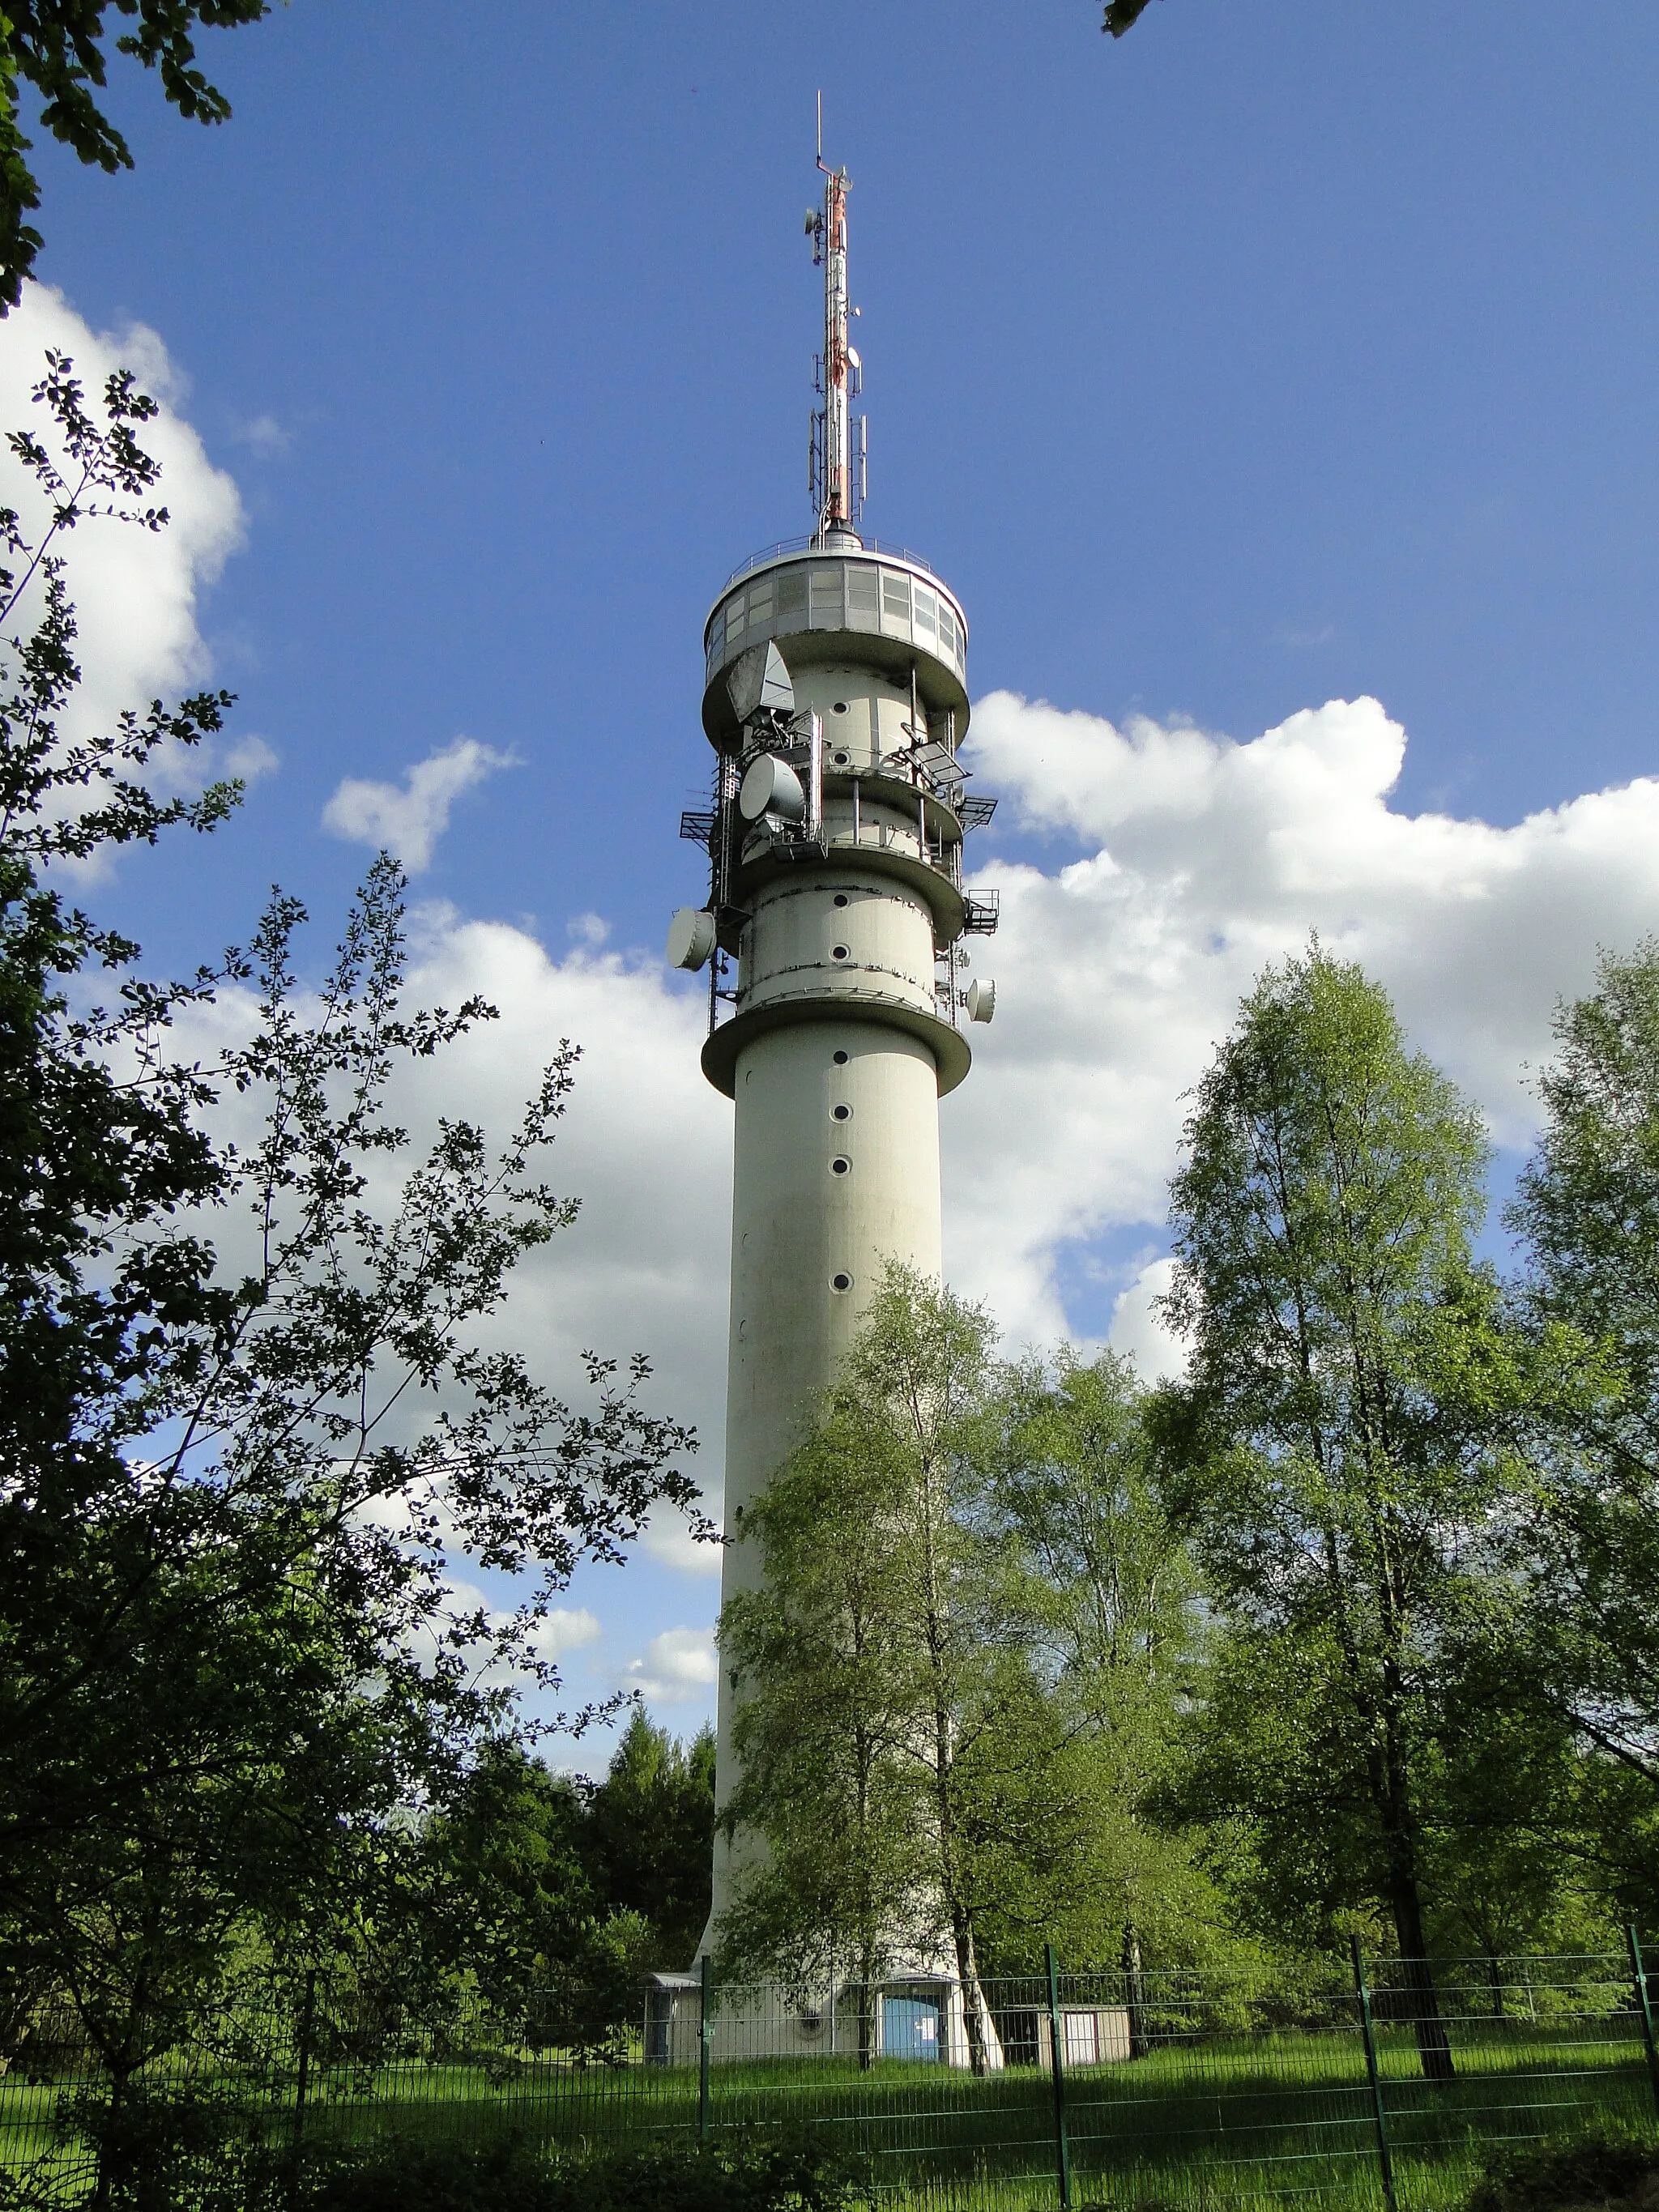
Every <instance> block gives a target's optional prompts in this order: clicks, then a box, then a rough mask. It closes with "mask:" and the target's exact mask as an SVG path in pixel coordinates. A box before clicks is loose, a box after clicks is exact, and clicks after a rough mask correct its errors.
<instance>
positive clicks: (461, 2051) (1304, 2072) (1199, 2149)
mask: <svg viewBox="0 0 1659 2212" xmlns="http://www.w3.org/2000/svg"><path fill="white" fill-rule="evenodd" d="M1652 2009H1653V2008H1652V2001H1651V1998H1650V1990H1649V1982H1648V1975H1647V1971H1646V1966H1645V1962H1644V1957H1643V1954H1642V1951H1641V1948H1640V1946H1639V1944H1638V1941H1637V1938H1636V1936H1635V1934H1634V1932H1633V1931H1632V1935H1631V1937H1630V1940H1629V1945H1628V1949H1627V1952H1626V1953H1621V1954H1616V1955H1610V1956H1595V1957H1580V1958H1536V1957H1534V1958H1524V1959H1464V1960H1435V1961H1432V1962H1425V1961H1414V1960H1398V1959H1389V1960H1374V1961H1368V1960H1366V1959H1364V1957H1363V1956H1362V1955H1361V1954H1360V1952H1359V1951H1358V1948H1357V1947H1356V1948H1355V1950H1354V1953H1353V1955H1352V1958H1351V1959H1349V1960H1340V1961H1337V1962H1334V1963H1333V1964H1332V1965H1331V1966H1328V1967H1327V1968H1323V1969H1320V1970H1316V1971H1314V1972H1310V1974H1308V1975H1307V1976H1306V1977H1305V1978H1304V1979H1303V1980H1302V1981H1300V1982H1298V1983H1296V1984H1291V1983H1288V1982H1286V1981H1285V1979H1284V1978H1268V1977H1265V1976H1264V1977H1262V1978H1258V1979H1255V1980H1249V1979H1245V1978H1237V1977H1229V1978H1222V1977H1216V1976H1200V1975H1193V1974H1182V1973H1158V1972H1139V1971H1137V1972H1134V1973H1115V1974H1112V1973H1091V1974H1078V1973H1068V1972H1063V1971H1061V1970H1060V1967H1059V1966H1058V1965H1057V1963H1056V1962H1055V1961H1054V1960H1053V1959H1052V1958H1050V1959H1049V1960H1048V1961H1047V1962H1046V1966H1045V1971H1044V1972H1041V1973H1039V1974H1036V1975H1033V1976H1030V1977H1029V1978H1024V1979H1015V1980H1003V1981H988V1980H987V1981H986V1982H983V1983H982V1984H979V1985H978V1986H977V1987H976V1988H973V1989H969V1990H963V1989H962V1988H960V1987H958V1986H957V1985H956V1984H954V1983H951V1982H949V1981H945V1980H941V1979H939V1978H928V1977H921V1978H914V1979H908V1980H902V1981H889V1982H885V1983H883V1984H879V1985H878V1986H873V1987H860V1986H859V1985H857V1984H853V1983H842V1984H840V1985H839V1986H838V1987H836V1988H834V1989H832V1990H823V1991H822V1992H817V1993H814V1992H813V1991H811V1990H799V1989H793V1990H792V1989H786V1988H784V1987H782V1986H773V1985H767V1986H761V1987H752V1986H749V1987H741V1988H739V1987H733V1986H722V1985H720V1984H719V1983H718V1982H716V1981H715V1980H714V1979H713V1978H710V1977H709V1976H708V1975H707V1974H703V1975H700V1976H689V1975H688V1976H678V1977H659V1978H655V1979H654V1980H653V1984H652V1986H651V1988H650V1989H649V1990H646V1991H642V1992H641V1996H640V2002H639V2005H638V2008H637V2010H636V2011H635V2014H634V2015H633V2017H632V2018H631V2019H629V2020H625V2021H623V2023H622V2025H621V2026H620V2027H617V2026H616V2025H615V2021H616V2015H617V2007H616V2005H615V2004H614V2003H613V2004H612V2005H611V2007H610V2008H609V2011H610V2017H611V2022H612V2025H611V2027H610V2028H609V2029H607V2027H606V2025H605V2010H606V2008H605V2007H603V2006H601V2005H599V2004H598V2003H597V2002H594V2001H591V2000H588V1999H586V1998H584V1997H583V1996H581V1994H580V1993H573V1992H571V1991H569V1990H563V1991H558V1992H542V1993H538V1996H536V1997H534V1998H533V1999H532V2000H530V2001H528V2002H525V2003H523V2004H520V2005H519V2006H517V2007H515V2008H512V2010H511V2011H510V2012H507V2011H503V2010H502V2009H501V2008H492V2007H490V2006H488V2005H485V2004H483V2002H479V2001H478V2000H477V1998H476V1997H471V1998H465V1999H464V1998H460V1997H454V1998H452V1999H451V2000H449V2001H448V2002H445V2003H443V2004H441V2005H440V2004H435V2003H434V2002H430V2001H428V2002H423V2003H422V2004H420V2005H416V2004H413V2003H411V2002H408V2001H406V2000H399V1999H398V1997H397V1996H394V1995H392V1994H391V1993H388V1992H386V1991H385V1990H380V1991H374V1990H369V1989H368V1988H366V1987H364V1986H363V1985H362V1984H356V1983H352V1984H348V1983H345V1982H343V1981H340V1980H337V1979H334V1978H330V1977H327V1976H324V1975H320V1974H317V1975H308V1976H301V1977H300V1978H297V1979H296V1980H293V1981H289V1982H287V1983H283V1984H276V1983H275V1982H266V1983H264V1984H259V1985H251V1986H249V1987H247V1988H245V1989H244V1990H241V1991H240V1993H239V1995H238V1996H237V1997H236V1998H235V2000H234V2002H227V2003H225V2004H223V2005H222V2006H221V2007H219V2008H217V2009H216V2011H215V2012H214V2013H213V2014H212V2015H211V2016H210V2017H209V2018H207V2019H205V2020H204V2021H197V2022H193V2023H191V2025H190V2027H189V2028H188V2030H187V2031H182V2030H181V2031H180V2032H179V2033H177V2034H176V2035H175V2036H174V2037H173V2039H171V2040H170V2041H169V2042H168V2046H167V2049H165V2050H164V2051H157V2052H156V2054H155V2056H153V2057H150V2058H149V2059H148V2060H147V2061H146V2062H145V2063H143V2065H142V2066H140V2067H139V2068H137V2069H136V2070H135V2071H133V2072H132V2074H131V2075H130V2077H128V2078H126V2079H125V2080H119V2079H118V2078H117V2076H116V2075H115V2074H114V2073H112V2069H111V2066H110V2064H109V2063H107V2059H106V2058H100V2056H99V2054H98V2051H96V2049H95V2048H94V2044H93V2042H92V2040H91V2039H90V2038H89V2037H88V2033H87V2028H86V2024H85V2023H84V2021H82V2020H81V2019H80V2018H79V2017H78V2015H76V2014H75V2013H74V2012H73V2011H71V2010H70V2009H69V2008H65V2007H63V2006H54V2005H50V2004H42V2005H40V2006H37V2007H36V2008H33V2011H31V2012H29V2013H28V2014H27V2015H26V2016H25V2017H24V2018H23V2019H22V2020H21V2021H20V2022H19V2023H17V2024H16V2025H15V2028H14V2031H13V2033H12V2034H11V2037H10V2039H9V2049H7V2050H6V2051H5V2052H4V2054H3V2055H4V2057H5V2059H6V2066H5V2071H4V2073H3V2075H0V2173H3V2174H4V2175H7V2176H9V2177H10V2179H11V2183H12V2186H13V2189H14V2191H15V2190H18V2189H21V2191H22V2192H23V2201H27V2202H29V2203H38V2204H40V2205H42V2206H61V2207H64V2208H70V2207H73V2206H76V2205H78V2204H83V2203H90V2202H92V2201H93V2199H94V2192H95V2191H96V2189H97V2185H98V2176H99V2173H100V2168H101V2169H102V2170H103V2172H104V2173H105V2177H106V2184H107V2179H108V2176H109V2172H110V2171H111V2168H112V2165H113V2166H120V2165H121V2163H122V2162H123V2161H125V2163H126V2165H127V2166H129V2167H131V2166H132V2165H133V2163H134V2162H135V2161H142V2160H145V2159H149V2160H152V2161H162V2162H165V2161H167V2160H171V2161H172V2165H171V2166H170V2167H169V2169H168V2170H169V2172H173V2173H174V2174H175V2175H176V2177H177V2179H176V2181H175V2184H174V2185H173V2197H172V2198H171V2199H170V2200H169V2201H176V2202H177V2203H179V2205H180V2206H181V2207H185V2206H188V2205H189V2204H190V2203H191V2202H192V2201H195V2200H194V2197H193V2189H194V2185H193V2184H192V2181H191V2175H192V2174H193V2173H199V2172H207V2171H208V2170H209V2169H210V2168H211V2169H212V2171H213V2172H216V2173H217V2174H219V2175H221V2177H222V2173H223V2171H224V2167H225V2161H226V2159H227V2157H229V2156H231V2155H232V2154H233V2153H234V2155H235V2156H239V2157H240V2158H242V2159H243V2160H245V2161H246V2164H247V2170H248V2172H249V2174H250V2176H251V2177H252V2179H250V2182H249V2190H250V2197H251V2199H252V2194H253V2193H255V2191H254V2182H255V2180H257V2179H258V2176H260V2175H264V2177H265V2178H266V2179H267V2180H268V2179H269V2177H270V2174H271V2172H273V2171H275V2170H276V2168H277V2167H282V2168H283V2170H284V2171H286V2172H288V2173H289V2175H290V2177H291V2176H292V2175H294V2174H295V2173H301V2172H303V2170H304V2166H305V2164H306V2162H307V2160H329V2159H331V2158H337V2157H347V2156H353V2155H357V2154H363V2153H367V2152H373V2151H375V2150H380V2151H384V2150H386V2149H388V2148H398V2147H401V2146H416V2145H423V2144H429V2143H432V2142H440V2141H449V2142H455V2141H459V2142H483V2141H484V2140H487V2139H489V2137H491V2136H499V2135H500V2134H501V2133H502V2132H504V2131H507V2132H512V2133H513V2134H515V2135H517V2136H521V2137H523V2138H526V2139H528V2140H529V2141H531V2142H537V2143H543V2144H546V2145H547V2146H549V2147H550V2148H551V2147H557V2148H561V2149H565V2150H586V2151H592V2150H595V2149H602V2148H605V2147H615V2148H638V2147H641V2146H644V2145H647V2144H652V2143H663V2142H678V2143H686V2144H689V2143H692V2142H699V2141H701V2142H719V2141H722V2140H728V2141H729V2140H732V2139H733V2138H734V2137H738V2136H754V2135H763V2136H764V2135H775V2134H778V2133H780V2132H787V2133H789V2134H791V2135H794V2136H799V2135H802V2134H805V2135H806V2136H811V2137H812V2138H813V2139H814V2140H817V2141H819V2142H823V2143H824V2144H825V2145H826V2146H829V2147H833V2148H836V2150H838V2151H841V2152H844V2153H846V2154H848V2156H849V2157H851V2158H854V2159H855V2160H857V2161H859V2163H860V2168H861V2170H862V2171H863V2172H866V2174H867V2175H868V2176H869V2178H870V2185H871V2187H872V2191H873V2192H874V2193H875V2194H876V2195H877V2196H878V2198H879V2199H880V2200H881V2201H882V2203H884V2204H889V2205H891V2206H893V2207H894V2208H902V2207H906V2206H909V2205H915V2206H916V2207H922V2206H927V2207H930V2208H939V2212H957V2209H958V2208H959V2209H960V2212H1024V2208H1027V2207H1030V2208H1033V2212H1035V2208H1037V2207H1043V2208H1048V2207H1053V2206H1062V2207H1070V2206H1079V2207H1080V2206H1084V2205H1111V2206H1117V2207H1122V2208H1124V2209H1125V2212H1129V2208H1141V2209H1142V2212H1154V2208H1168V2207H1187V2206H1193V2207H1194V2208H1197V2207H1209V2206H1211V2205H1226V2206H1240V2207H1243V2206H1248V2205H1250V2204H1253V2203H1261V2204H1262V2205H1264V2206H1265V2205H1266V2204H1267V2203H1268V2202H1269V2201H1270V2200H1271V2202H1272V2203H1273V2204H1274V2205H1279V2204H1281V2203H1285V2204H1289V2203H1291V2202H1292V2201H1294V2200H1301V2199H1310V2200H1316V2201H1317V2202H1318V2203H1321V2204H1329V2205H1330V2206H1331V2207H1332V2208H1333V2212H1335V2208H1338V2207H1342V2208H1346V2207H1352V2208H1354V2212H1360V2208H1365V2212H1372V2208H1375V2212H1440V2208H1442V2207H1443V2206H1449V2205H1450V2204H1452V2203H1455V2201H1456V2199H1457V2198H1458V2197H1459V2196H1460V2195H1461V2194H1462V2191H1464V2190H1465V2189H1466V2188H1467V2186H1468V2182H1469V2180H1470V2179H1471V2178H1472V2176H1473V2174H1474V2171H1475V2169H1476V2167H1477V2166H1478V2165H1479V2163H1480V2160H1481V2158H1482V2156H1483V2154H1484V2153H1485V2152H1486V2148H1487V2147H1489V2146H1491V2145H1492V2144H1494V2143H1498V2142H1511V2141H1515V2140H1517V2139H1521V2138H1525V2137H1528V2136H1542V2135H1549V2134H1559V2133H1561V2132H1563V2131H1564V2130H1570V2129H1571V2128H1572V2127H1574V2126H1577V2125H1582V2124H1589V2123H1591V2122H1601V2123H1614V2124H1620V2125H1622V2126H1625V2127H1627V2128H1634V2129H1636V2130H1647V2131H1651V2132H1652V2133H1653V2134H1654V2135H1655V2138H1656V2142H1659V2058H1656V2054H1655V2047H1654V2028H1653V2018H1652ZM219 2186H220V2197H219V2198H218V2199H216V2201H220V2202H222V2201H224V2200H223V2188H222V2180H221V2183H220V2185H219ZM4 2195H5V2191H4V2190H3V2189H0V2197H3V2196H4Z"/></svg>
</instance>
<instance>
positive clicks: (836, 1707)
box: [716, 1396, 935, 2066]
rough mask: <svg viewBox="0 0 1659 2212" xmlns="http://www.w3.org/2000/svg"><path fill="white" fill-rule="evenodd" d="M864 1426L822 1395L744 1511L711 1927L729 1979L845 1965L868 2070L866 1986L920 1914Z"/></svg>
mask: <svg viewBox="0 0 1659 2212" xmlns="http://www.w3.org/2000/svg"><path fill="white" fill-rule="evenodd" d="M868 1430H869V1424H868V1423H867V1421H866V1419H864V1417H863V1412H862V1409H861V1408H860V1407H858V1406H857V1405H856V1404H854V1402H852V1401H851V1400H850V1399H849V1398H848V1397H844V1396H837V1397H836V1398H834V1399H832V1400H831V1401H830V1402H829V1405H828V1406H826V1407H825V1408H824V1411H823V1419H822V1421H821V1423H820V1425H819V1426H818V1428H817V1431H816V1432H815V1434H814V1435H812V1436H811V1437H810V1438H809V1439H808V1441H807V1442H806V1443H805V1444H803V1445H802V1446H801V1448H800V1449H799V1450H798V1451H797V1452H796V1453H795V1455H793V1458H792V1459H791V1460H790V1461H789V1462H787V1464H786V1466H785V1467H784V1468H782V1469H781V1471H780V1472H779V1473H778V1474H776V1475H775V1476H774V1478H773V1480H771V1482H770V1483H769V1485H768V1486H767V1487H766V1489H765V1491H764V1492H763V1494H762V1495H761V1496H760V1497H759V1498H757V1499H756V1500H755V1501H754V1502H753V1503H752V1504H750V1507H749V1509H748V1511H747V1513H746V1515H745V1517H744V1530H743V1541H744V1543H745V1544H747V1545H751V1546H753V1547H755V1548H756V1550H757V1553H758V1555H759V1559H760V1565H761V1580H760V1582H759V1584H758V1586H757V1588H756V1589H753V1590H750V1591H747V1592H744V1593H741V1594H740V1595H738V1596H736V1597H733V1598H732V1599H731V1600H730V1601H728V1602H727V1604H726V1607H724V1608H723V1610H722V1612H721V1615H720V1654H721V1657H722V1659H723V1661H724V1662H726V1665H727V1666H729V1667H730V1668H731V1669H732V1673H733V1674H734V1675H735V1677H736V1679H737V1682H738V1686H739V1688H740V1692H741V1698H740V1702H738V1705H737V1708H736V1711H735V1714H734V1717H733V1723H732V1738H733V1743H734V1747H735V1748H736V1751H737V1753H738V1759H739V1761H740V1772H741V1779H740V1781H739V1783H738V1787H737V1789H736V1790H734V1791H733V1792H732V1796H731V1797H730V1799H729V1800H728V1802H727V1804H726V1809H725V1813H724V1815H723V1817H724V1819H725V1821H726V1827H727V1831H728V1834H729V1835H730V1836H731V1837H732V1840H733V1871H734V1875H735V1877H736V1878H735V1880H734V1881H733V1885H732V1888H733V1896H732V1905H731V1906H730V1907H729V1909H728V1911H727V1912H726V1915H725V1916H724V1917H723V1919H722V1921H721V1923H720V1928H719V1929H717V1931H716V1935H717V1940H718V1943H719V1947H720V1960H721V1963H722V1966H723V1967H724V1968H725V1969H726V1972H729V1973H732V1974H733V1975H735V1976H737V1977H738V1978H743V1977H744V1976H745V1975H747V1974H749V1973H751V1972H756V1973H774V1972H781V1973H782V1974H784V1975H785V1976H786V1977H787V1978H788V1979H789V1980H790V1981H791V1982H792V1983H793V1984H794V1985H795V1986H796V1987H797V1988H798V1989H799V1990H801V1991H802V1993H803V1994H804V1995H809V1996H810V1995H811V1994H814V1993H817V1992H820V1991H822V1990H824V1989H825V1988H826V1987H828V1988H830V1989H831V1990H833V1988H834V1985H835V1984H836V1979H837V1978H838V1977H839V1976H841V1975H842V1974H844V1973H846V1972H848V1971H850V1972H851V1973H852V1974H853V1977H854V1980H855V1982H856V1984H857V1988H858V1990H859V1993H860V1996H859V2008H858V2010H859V2026H858V2040H859V2057H860V2063H861V2064H863V2065H866V2066H867V2065H868V2064H869V2063H870V2060H871V2057H872V2034H871V2018H870V2008H869V2003H868V2000H867V1997H866V1995H865V1992H867V1991H868V1990H870V1989H871V1988H872V1985H873V1984H875V1983H876V1982H877V1981H878V1979H879V1978H880V1977H881V1976H882V1975H883V1974H884V1972H886V1970H887V1967H888V1966H889V1964H890V1961H891V1960H892V1959H893V1957H894V1956H895V1954H896V1949H897V1948H898V1947H899V1946H900V1945H902V1943H903V1942H905V1941H906V1940H907V1939H911V1940H914V1938H915V1936H917V1935H918V1934H920V1935H921V1936H923V1939H924V1940H925V1939H926V1935H927V1932H928V1931H930V1930H931V1927H932V1925H933V1920H934V1917H935V1915H934V1911H933V1905H934V1903H935V1900H934V1899H933V1898H932V1897H931V1896H929V1895H927V1894H926V1883H927V1868H926V1865H925V1862H926V1861H927V1857H928V1854H927V1852H926V1851H925V1850H919V1848H918V1838H919V1836H920V1834H921V1828H922V1822H923V1820H924V1816H925V1808H924V1807H923V1805H922V1804H921V1777H920V1775H919V1774H918V1772H917V1771H916V1768H915V1764H914V1762H913V1761H912V1760H911V1759H910V1758H909V1757H908V1746H907V1742H906V1738H907V1735H908V1733H909V1732H911V1731H912V1730H913V1729H914V1728H915V1713H914V1710H913V1705H912V1701H911V1699H909V1697H908V1656H909V1655H908V1631H907V1628H906V1626H905V1623H904V1607H905V1600H906V1590H905V1588H904V1581H903V1577H902V1573H901V1571H900V1569H899V1565H898V1560H897V1556H896V1545H895V1544H894V1541H893V1537H892V1532H893V1529H894V1528H895V1525H896V1522H897V1521H898V1518H899V1516H901V1514H902V1511H903V1509H904V1504H905V1496H904V1489H903V1486H902V1481H901V1480H897V1479H896V1468H895V1464H894V1459H893V1456H892V1455H891V1454H890V1453H889V1452H887V1451H885V1450H883V1449H876V1450H871V1449H868V1446H869V1444H870V1442H871V1439H870V1437H869V1433H868ZM738 1838H741V1841H740V1842H739V1840H738Z"/></svg>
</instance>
